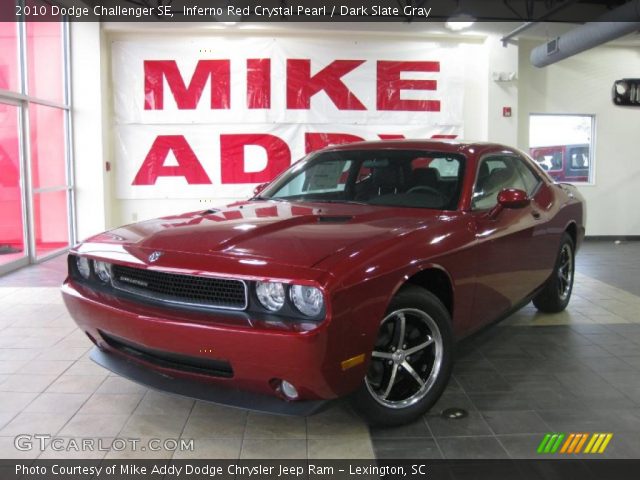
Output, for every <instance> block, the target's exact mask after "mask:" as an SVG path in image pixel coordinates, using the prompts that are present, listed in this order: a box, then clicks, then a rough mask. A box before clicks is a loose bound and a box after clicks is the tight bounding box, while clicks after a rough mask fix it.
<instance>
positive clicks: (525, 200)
mask: <svg viewBox="0 0 640 480" xmlns="http://www.w3.org/2000/svg"><path fill="white" fill-rule="evenodd" d="M530 202H531V199H530V198H529V196H528V195H527V192H525V191H524V190H520V189H519V188H505V189H503V190H500V193H498V203H497V204H496V206H495V207H493V208H492V209H491V211H490V212H489V216H490V217H491V218H495V217H497V216H498V214H499V213H500V212H501V211H502V210H503V209H505V208H508V209H517V208H524V207H526V206H527V205H529V203H530Z"/></svg>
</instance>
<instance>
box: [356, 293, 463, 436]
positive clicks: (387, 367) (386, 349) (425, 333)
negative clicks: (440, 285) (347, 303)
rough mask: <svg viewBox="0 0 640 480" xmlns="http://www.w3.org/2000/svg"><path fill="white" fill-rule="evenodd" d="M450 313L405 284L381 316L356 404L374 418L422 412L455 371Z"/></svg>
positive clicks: (395, 420) (385, 421)
mask: <svg viewBox="0 0 640 480" xmlns="http://www.w3.org/2000/svg"><path fill="white" fill-rule="evenodd" d="M452 348H453V334H452V331H451V318H450V315H449V312H448V311H447V309H446V308H445V307H444V305H442V302H440V300H439V299H438V298H437V297H436V296H435V295H433V294H432V293H430V292H428V291H426V290H424V289H422V288H419V287H415V286H407V287H404V288H403V289H402V290H401V291H400V292H398V294H397V295H396V296H395V297H394V299H393V300H392V302H391V305H390V307H389V309H388V311H387V314H386V315H385V317H384V318H383V319H382V322H381V324H380V328H379V331H378V337H377V339H376V343H375V346H374V350H373V352H372V354H371V363H370V365H369V370H368V372H367V375H366V377H365V379H364V382H363V385H362V386H361V388H360V389H359V390H358V391H357V392H356V393H355V395H354V397H353V400H354V406H355V408H356V409H357V410H358V411H359V412H360V413H361V414H362V415H363V416H364V417H365V418H366V419H367V420H368V421H369V423H371V424H378V425H389V426H390V425H400V424H403V423H407V422H411V421H413V420H415V419H416V418H417V417H419V416H420V415H422V414H424V413H425V412H426V411H427V410H428V409H429V408H430V407H431V406H432V405H433V404H434V403H435V402H436V400H438V398H439V397H440V395H441V394H442V391H443V390H444V388H445V386H446V384H447V382H448V380H449V377H450V375H451V365H452Z"/></svg>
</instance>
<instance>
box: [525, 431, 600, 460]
mask: <svg viewBox="0 0 640 480" xmlns="http://www.w3.org/2000/svg"><path fill="white" fill-rule="evenodd" d="M612 438H613V433H593V434H591V433H568V434H564V433H547V434H546V435H545V436H544V438H543V439H542V441H541V442H540V445H538V450H537V452H538V453H542V454H553V453H562V454H569V455H570V454H574V455H575V454H578V453H581V452H583V453H604V451H605V450H606V448H607V446H608V445H609V442H610V441H611V439H612ZM563 440H564V442H563ZM585 444H586V448H584V450H583V447H584V446H585Z"/></svg>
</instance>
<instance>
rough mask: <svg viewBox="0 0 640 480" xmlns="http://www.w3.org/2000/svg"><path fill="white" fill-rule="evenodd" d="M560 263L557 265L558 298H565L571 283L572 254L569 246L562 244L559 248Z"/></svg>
mask: <svg viewBox="0 0 640 480" xmlns="http://www.w3.org/2000/svg"><path fill="white" fill-rule="evenodd" d="M559 263H560V265H559V267H558V295H559V296H560V300H563V301H564V300H566V299H567V297H568V296H569V294H570V293H571V285H572V283H573V255H572V254H571V247H570V246H569V245H568V244H566V243H565V244H564V245H563V246H562V249H561V250H560V262H559Z"/></svg>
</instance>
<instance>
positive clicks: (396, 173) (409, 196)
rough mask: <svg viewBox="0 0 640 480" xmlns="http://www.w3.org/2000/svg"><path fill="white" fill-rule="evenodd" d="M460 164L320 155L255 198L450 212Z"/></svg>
mask: <svg viewBox="0 0 640 480" xmlns="http://www.w3.org/2000/svg"><path fill="white" fill-rule="evenodd" d="M432 164H433V165H435V166H433V167H432V166H431V165H432ZM462 164H463V157H461V156H459V155H454V154H448V153H443V152H419V151H413V150H362V151H360V150H357V151H356V150H346V151H337V152H325V153H320V154H317V155H312V156H310V157H308V158H306V159H305V160H302V161H301V162H299V163H297V164H295V165H293V166H292V167H291V168H290V169H289V171H287V172H286V173H285V174H284V175H282V176H281V177H280V178H279V180H278V181H276V182H274V183H272V184H271V185H270V186H269V187H267V188H266V189H265V190H264V191H263V192H262V193H261V194H260V196H259V198H263V199H268V198H278V199H286V200H290V201H296V202H304V201H309V202H334V203H349V202H351V203H353V202H356V203H363V204H368V205H384V206H399V207H414V208H433V209H439V210H453V209H455V208H457V206H458V199H459V198H460V185H461V181H460V180H461V178H462Z"/></svg>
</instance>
